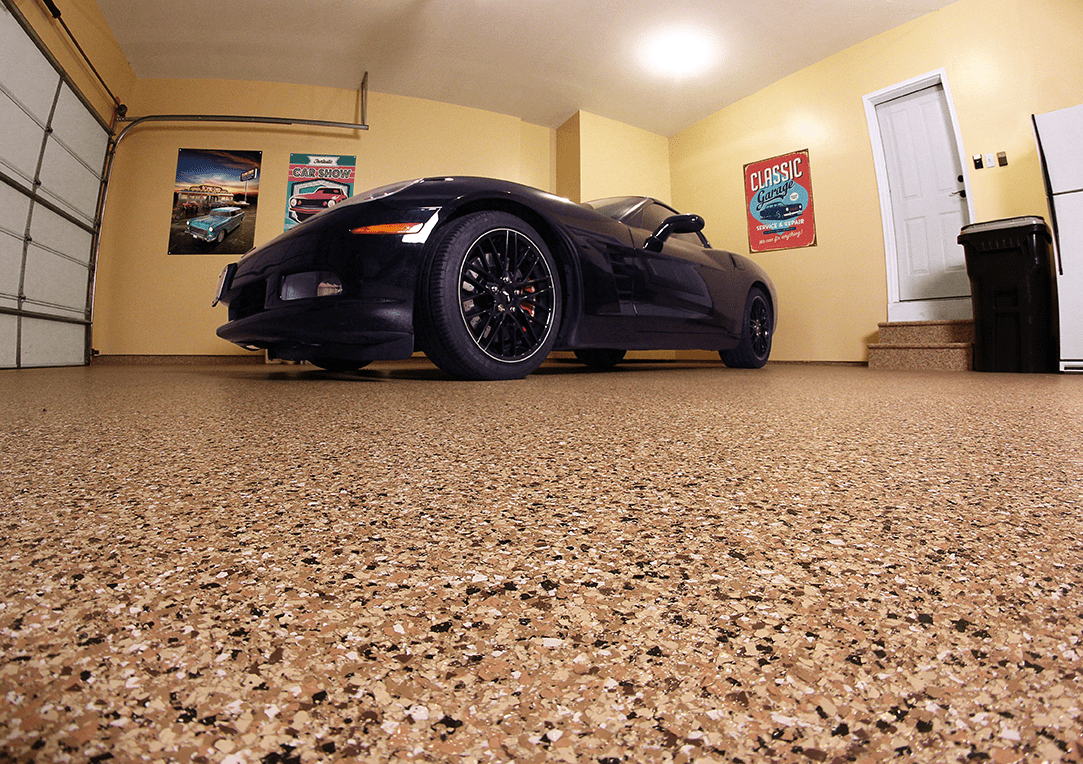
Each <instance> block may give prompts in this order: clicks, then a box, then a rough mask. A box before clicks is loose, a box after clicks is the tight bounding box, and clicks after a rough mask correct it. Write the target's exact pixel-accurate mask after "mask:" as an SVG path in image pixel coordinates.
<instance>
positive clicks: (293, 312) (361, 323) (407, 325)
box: [217, 296, 414, 361]
mask: <svg viewBox="0 0 1083 764" xmlns="http://www.w3.org/2000/svg"><path fill="white" fill-rule="evenodd" d="M217 334H218V336H219V337H221V338H222V339H224V340H229V341H230V342H234V343H236V344H238V345H241V346H242V347H245V348H248V349H250V350H256V349H265V350H267V353H268V355H269V356H270V357H271V358H283V359H287V360H294V361H304V360H310V359H313V358H320V357H325V358H343V359H351V360H358V361H378V360H394V359H399V358H408V357H409V356H410V355H411V354H412V353H413V352H414V332H413V307H412V305H410V304H407V303H404V302H402V301H398V300H390V301H389V300H359V299H343V298H341V297H337V296H336V297H328V298H317V299H315V300H299V301H297V303H296V304H286V305H282V306H280V307H275V308H271V309H268V310H264V311H261V312H259V313H256V314H255V315H251V316H246V317H244V318H238V319H235V320H233V321H230V322H229V323H227V324H224V325H222V326H220V327H219V328H218V332H217Z"/></svg>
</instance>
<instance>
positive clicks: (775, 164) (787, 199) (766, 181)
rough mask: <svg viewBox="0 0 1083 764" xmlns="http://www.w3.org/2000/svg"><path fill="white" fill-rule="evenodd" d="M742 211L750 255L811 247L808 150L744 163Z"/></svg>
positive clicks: (812, 222)
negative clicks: (744, 217)
mask: <svg viewBox="0 0 1083 764" xmlns="http://www.w3.org/2000/svg"><path fill="white" fill-rule="evenodd" d="M745 211H746V212H747V213H748V247H749V249H750V250H751V251H752V252H770V251H772V250H778V249H797V248H799V247H813V246H815V245H816V220H815V217H814V214H813V209H812V175H811V172H810V169H809V158H808V149H804V150H802V151H795V152H793V153H790V154H784V155H782V156H777V157H772V158H771V159H764V160H761V161H759V162H753V163H752V164H746V165H745Z"/></svg>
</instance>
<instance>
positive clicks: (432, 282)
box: [214, 177, 777, 379]
mask: <svg viewBox="0 0 1083 764" xmlns="http://www.w3.org/2000/svg"><path fill="white" fill-rule="evenodd" d="M702 229H703V219H702V218H700V217H699V216H697V215H680V214H678V213H677V212H676V211H675V210H673V209H671V208H670V207H667V206H666V205H664V204H662V203H661V202H658V201H656V200H654V199H650V198H646V197H638V196H636V197H619V198H614V199H601V200H598V201H594V202H588V203H586V204H576V203H574V202H571V201H568V200H567V199H562V198H560V197H557V196H554V195H552V194H548V193H545V192H543V191H539V190H537V189H534V188H529V187H527V186H522V185H519V184H516V183H509V182H506V181H501V180H491V179H486V178H468V177H458V178H425V179H421V180H411V181H406V182H403V183H396V184H394V185H390V186H384V187H382V188H378V189H374V190H372V191H368V192H366V193H363V194H360V195H358V196H354V197H351V198H350V199H348V200H346V201H343V202H341V203H340V204H338V205H337V206H335V207H333V208H332V209H329V210H327V211H326V212H321V213H319V214H318V215H315V216H313V217H312V218H310V219H309V220H308V221H306V222H305V223H303V224H301V225H299V226H297V227H295V228H293V229H291V230H290V231H288V232H286V233H284V234H282V235H281V236H279V237H277V238H275V239H274V240H272V241H270V242H268V243H267V244H264V245H263V246H261V247H257V248H256V249H253V250H252V251H251V252H249V253H248V254H246V255H245V256H244V257H242V258H241V260H240V262H237V263H232V264H230V265H228V266H227V267H226V268H225V270H224V271H223V272H222V276H221V278H220V280H219V284H218V290H217V293H216V295H215V300H214V304H218V302H219V301H221V302H224V303H228V305H229V321H228V323H226V324H224V325H223V326H221V327H219V329H218V336H220V337H222V338H224V339H227V340H230V341H231V342H235V343H237V344H238V345H241V346H242V347H245V348H249V349H253V350H254V349H259V348H266V350H267V353H268V355H269V357H271V358H284V359H291V360H306V361H311V362H312V363H314V364H316V365H317V366H320V367H323V368H327V369H333V370H346V369H357V368H360V367H361V366H364V365H365V364H366V363H368V362H369V361H374V360H380V359H396V358H405V357H407V356H409V355H410V354H412V353H413V352H414V350H415V349H420V350H422V351H424V352H425V354H426V355H427V356H428V357H429V358H430V359H431V360H432V361H433V362H434V363H435V364H436V365H437V366H439V367H440V368H441V369H443V370H444V371H445V372H447V373H448V374H450V375H452V376H454V377H459V378H465V379H515V378H520V377H524V376H526V375H527V374H530V373H531V372H532V371H534V370H535V369H536V368H538V366H539V365H540V364H541V363H542V361H544V360H545V358H546V356H547V355H548V354H549V352H550V351H551V350H572V351H575V355H576V357H577V358H578V359H579V360H581V361H582V362H584V363H586V364H588V365H589V366H593V367H598V368H605V367H609V366H613V365H614V364H617V363H619V362H620V361H621V359H623V357H624V354H625V352H626V351H628V350H651V349H704V350H717V351H719V353H720V355H721V356H722V360H723V361H724V362H725V363H726V364H727V365H728V366H735V367H745V368H758V367H761V366H763V365H764V363H766V362H767V356H768V355H769V354H770V352H771V336H772V334H773V332H774V329H775V316H776V314H777V313H776V305H777V302H776V295H775V289H774V287H773V286H772V284H771V279H770V278H768V276H767V274H766V273H764V271H763V269H762V268H760V267H759V266H758V265H756V264H755V263H754V262H752V261H751V260H748V259H747V258H745V257H742V256H740V255H736V254H733V253H731V252H726V251H723V250H715V249H711V246H710V244H709V243H708V242H707V240H706V239H705V238H704V236H703V234H702V233H701V231H702Z"/></svg>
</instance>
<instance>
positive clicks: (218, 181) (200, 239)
mask: <svg viewBox="0 0 1083 764" xmlns="http://www.w3.org/2000/svg"><path fill="white" fill-rule="evenodd" d="M262 159H263V153H262V152H260V151H224V150H214V149H180V150H179V151H178V154H177V177H176V181H175V183H174V185H173V219H172V221H171V224H170V231H169V254H171V255H238V254H244V253H245V252H247V251H248V250H250V249H252V244H253V242H254V240H255V235H256V209H257V207H258V206H259V176H260V164H261V162H262Z"/></svg>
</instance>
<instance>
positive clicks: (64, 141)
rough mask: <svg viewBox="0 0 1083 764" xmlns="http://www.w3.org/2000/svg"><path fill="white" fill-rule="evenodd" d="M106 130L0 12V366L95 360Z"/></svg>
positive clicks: (20, 30)
mask: <svg viewBox="0 0 1083 764" xmlns="http://www.w3.org/2000/svg"><path fill="white" fill-rule="evenodd" d="M108 145H109V132H108V128H107V127H106V125H104V124H102V122H101V120H100V118H99V117H98V115H97V114H96V113H94V112H93V111H92V110H91V109H90V108H89V107H88V106H87V105H86V104H85V100H84V99H83V98H82V97H81V96H80V95H79V94H78V93H77V91H76V90H74V88H73V86H72V85H71V84H70V83H69V82H68V81H67V79H66V77H64V75H63V73H62V72H61V71H60V69H59V67H57V66H56V65H55V64H54V63H53V62H52V60H51V59H50V58H49V57H48V56H47V55H46V54H45V53H43V51H42V50H41V49H39V46H38V44H37V43H36V42H35V40H34V39H32V38H31V37H30V36H29V35H28V33H27V32H26V30H24V29H23V27H22V25H21V24H20V23H19V21H18V20H16V18H15V17H14V16H12V14H11V11H9V10H8V9H7V7H5V6H3V5H0V367H4V368H12V367H28V366H74V365H81V364H85V363H86V362H87V360H88V349H87V348H88V337H89V332H90V318H91V311H90V291H91V290H90V284H91V278H92V271H93V263H92V262H91V258H92V251H93V243H94V240H95V236H96V231H97V229H98V223H99V221H98V220H97V217H96V215H97V207H98V195H99V193H100V191H101V185H102V172H103V169H104V166H105V155H106V150H107V149H108Z"/></svg>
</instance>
